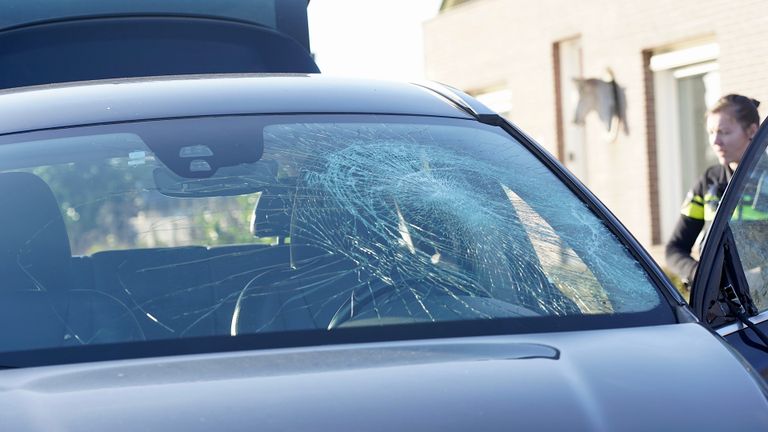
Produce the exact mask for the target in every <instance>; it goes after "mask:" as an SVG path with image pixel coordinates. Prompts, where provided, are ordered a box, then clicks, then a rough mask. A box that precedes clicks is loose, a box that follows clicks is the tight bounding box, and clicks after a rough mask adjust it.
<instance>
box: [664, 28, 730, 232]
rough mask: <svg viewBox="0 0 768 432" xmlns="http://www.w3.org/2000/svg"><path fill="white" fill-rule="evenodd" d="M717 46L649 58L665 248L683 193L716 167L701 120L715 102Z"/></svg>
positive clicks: (667, 52) (668, 51)
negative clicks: (705, 171) (709, 168)
mask: <svg viewBox="0 0 768 432" xmlns="http://www.w3.org/2000/svg"><path fill="white" fill-rule="evenodd" d="M718 54H719V48H718V45H717V44H715V43H709V44H699V45H695V46H688V47H684V48H679V49H667V50H659V52H654V53H653V55H651V56H650V64H649V67H650V70H651V73H652V74H653V88H654V92H653V96H654V101H655V102H654V112H655V124H656V136H655V138H656V156H657V159H656V163H657V168H658V171H657V176H658V177H657V185H658V204H659V226H660V237H661V238H660V240H661V241H662V242H666V240H667V239H669V236H670V235H671V233H672V230H673V229H674V226H675V223H676V221H677V219H678V217H679V214H680V205H681V204H682V202H683V199H684V198H685V194H686V193H687V191H688V189H690V187H691V186H692V185H693V183H694V182H695V181H696V179H697V178H698V177H699V176H700V175H701V174H702V173H703V172H704V170H705V169H706V168H707V167H708V166H709V165H712V164H715V163H717V158H716V157H715V156H714V154H713V152H712V151H711V150H710V149H709V144H708V137H707V132H706V119H705V115H706V112H707V109H708V108H709V107H710V106H712V104H713V103H714V102H715V101H716V100H717V99H718V98H719V97H720V75H719V71H718V63H717V57H718Z"/></svg>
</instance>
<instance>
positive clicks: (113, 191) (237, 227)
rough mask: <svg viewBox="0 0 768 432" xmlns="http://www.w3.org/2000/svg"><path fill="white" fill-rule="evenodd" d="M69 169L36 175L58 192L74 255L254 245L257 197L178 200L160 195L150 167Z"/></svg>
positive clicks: (117, 164)
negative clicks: (250, 226)
mask: <svg viewBox="0 0 768 432" xmlns="http://www.w3.org/2000/svg"><path fill="white" fill-rule="evenodd" d="M121 162H123V163H124V162H125V161H122V160H121V159H112V160H109V161H108V163H104V164H101V165H97V164H89V165H86V164H66V165H56V166H46V167H40V168H36V169H35V170H34V171H33V172H34V173H35V174H36V175H38V176H40V177H41V178H42V179H43V180H45V182H46V183H48V184H49V185H50V187H51V189H52V190H53V192H54V195H55V196H56V198H57V200H58V201H59V206H60V208H61V212H62V215H63V217H64V221H65V223H66V226H67V231H68V233H69V238H70V242H71V247H72V250H73V253H74V254H76V255H88V254H91V253H94V252H96V251H100V250H109V249H129V248H136V247H173V246H184V245H190V244H207V245H221V244H233V243H252V242H254V240H256V239H254V238H253V236H252V235H251V233H250V231H249V230H248V227H247V221H248V220H249V218H250V215H251V213H252V211H253V206H254V203H255V202H256V198H255V195H253V194H252V195H244V196H236V197H213V198H197V199H179V198H170V197H166V196H163V195H162V194H160V193H159V192H157V190H156V188H155V185H154V180H153V177H152V168H153V166H151V165H144V166H138V167H137V166H125V165H121Z"/></svg>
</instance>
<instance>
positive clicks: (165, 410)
mask: <svg viewBox="0 0 768 432" xmlns="http://www.w3.org/2000/svg"><path fill="white" fill-rule="evenodd" d="M691 358H696V359H698V360H697V361H696V362H691V361H690V359H691ZM713 370H716V371H717V373H712V371H713ZM702 377H706V379H702ZM712 389H717V394H720V395H729V396H732V397H728V398H722V400H721V401H720V403H721V405H719V407H720V409H718V410H711V409H710V410H703V411H701V410H699V411H697V410H698V409H699V408H700V405H699V403H700V401H701V399H699V398H698V397H697V396H699V395H703V394H710V393H711V392H712ZM763 391H764V390H763V389H762V388H761V387H760V385H759V384H758V383H756V382H755V381H754V380H753V379H752V378H751V377H750V376H749V374H748V373H747V372H746V370H745V369H744V368H743V366H742V365H741V364H740V363H739V361H738V359H737V358H735V357H733V356H731V355H730V354H729V353H728V351H727V350H724V349H723V346H722V345H721V342H719V341H718V340H717V339H716V338H713V337H712V335H711V334H710V333H709V332H708V331H707V330H705V329H704V328H703V327H701V326H700V325H698V324H684V325H671V326H658V327H647V328H628V329H614V330H602V331H590V332H580V333H579V332H564V333H550V334H538V335H537V334H532V335H520V336H498V337H479V338H464V339H443V340H426V341H410V342H392V343H377V344H359V345H352V346H344V345H340V346H328V347H321V348H298V349H283V350H265V351H261V352H242V353H230V354H227V353H221V354H211V355H195V356H180V357H176V358H174V357H168V358H155V359H143V360H130V361H116V362H104V363H90V364H89V363H86V364H80V365H67V366H55V367H41V368H32V369H26V370H7V371H4V372H3V373H2V386H1V387H0V407H1V408H0V414H1V415H2V417H3V418H4V424H5V427H8V428H10V429H12V430H15V431H26V430H39V429H46V430H82V429H91V430H101V429H110V430H114V431H120V430H161V429H174V430H178V429H183V430H190V431H192V430H210V429H211V428H215V429H220V430H252V429H253V428H254V427H257V428H258V429H259V430H307V429H318V428H321V429H327V430H350V429H355V430H360V429H363V430H381V431H385V430H386V431H391V430H468V429H472V430H489V429H499V428H514V429H522V430H565V429H567V430H590V431H600V430H605V431H608V430H627V431H629V430H638V431H639V430H649V429H655V428H658V427H659V425H662V424H663V425H664V428H667V429H670V430H695V429H703V430H711V429H718V428H727V429H734V430H755V429H754V425H756V424H767V423H768V401H767V400H766V398H765V395H764V393H763ZM710 400H712V401H713V402H714V399H710ZM669 401H674V403H672V404H670V403H669ZM692 412H696V413H697V414H696V415H695V416H694V415H685V414H682V415H681V413H692ZM723 412H728V413H731V414H729V415H723V414H722V413H723ZM534 413H535V414H534Z"/></svg>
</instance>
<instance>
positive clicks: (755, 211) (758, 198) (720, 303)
mask: <svg viewBox="0 0 768 432" xmlns="http://www.w3.org/2000/svg"><path fill="white" fill-rule="evenodd" d="M766 146H768V122H766V123H763V125H762V127H761V128H760V130H759V131H758V133H757V135H755V137H754V139H753V141H752V144H751V145H750V147H749V148H748V149H747V151H746V153H745V154H744V157H743V158H742V161H741V163H740V164H739V167H738V169H737V170H736V172H735V173H734V176H733V178H732V180H731V182H730V184H729V185H728V188H727V189H726V191H725V194H724V195H723V198H722V200H721V203H720V207H719V208H718V212H717V215H716V217H715V219H714V221H713V223H712V226H711V228H710V230H709V232H708V234H707V237H706V239H705V243H704V247H703V249H702V253H701V257H700V260H699V270H698V273H697V275H696V277H695V279H694V281H693V285H692V289H691V306H692V307H693V309H694V312H695V313H696V315H697V316H698V317H699V318H700V319H701V320H702V321H703V322H704V323H706V324H708V325H709V326H710V327H711V328H712V329H714V330H715V331H717V332H718V333H719V334H720V335H721V336H723V337H724V338H725V340H726V341H727V342H728V343H729V344H730V345H731V346H733V347H734V348H735V349H736V350H738V351H739V352H740V353H741V354H742V355H743V356H744V357H745V358H746V359H747V360H748V361H749V362H750V363H751V364H752V365H753V366H754V367H755V369H756V370H757V371H758V372H759V373H760V375H761V376H762V377H763V378H765V379H768V337H766V334H768V152H767V150H766Z"/></svg>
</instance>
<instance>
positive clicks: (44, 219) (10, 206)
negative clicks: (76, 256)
mask: <svg viewBox="0 0 768 432" xmlns="http://www.w3.org/2000/svg"><path fill="white" fill-rule="evenodd" d="M71 256H72V252H71V250H70V247H69V238H68V237H67V231H66V227H65V226H64V220H63V219H62V217H61V212H60V211H59V205H58V203H57V202H56V198H55V197H54V196H53V193H52V192H51V189H50V188H49V187H48V185H47V184H46V183H45V182H44V181H43V180H42V179H41V178H40V177H38V176H36V175H34V174H30V173H25V172H10V173H0V289H3V290H14V291H18V290H46V291H50V290H52V289H55V288H56V287H60V286H62V282H63V281H64V280H66V278H68V276H69V265H70V258H71Z"/></svg>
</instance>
